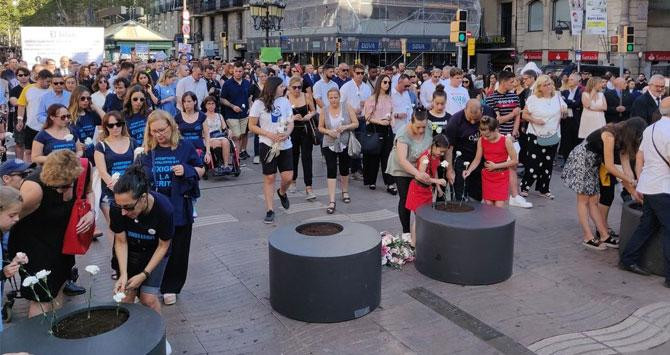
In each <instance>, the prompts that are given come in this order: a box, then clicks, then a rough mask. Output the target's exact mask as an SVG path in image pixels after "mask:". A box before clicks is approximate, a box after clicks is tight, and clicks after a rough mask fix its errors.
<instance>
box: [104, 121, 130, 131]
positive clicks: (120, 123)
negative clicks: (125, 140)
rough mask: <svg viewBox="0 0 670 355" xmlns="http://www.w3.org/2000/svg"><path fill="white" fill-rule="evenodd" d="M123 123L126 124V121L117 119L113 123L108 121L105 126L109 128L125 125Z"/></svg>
mask: <svg viewBox="0 0 670 355" xmlns="http://www.w3.org/2000/svg"><path fill="white" fill-rule="evenodd" d="M125 124H126V122H124V121H117V122H114V123H111V122H110V123H107V128H109V129H112V128H114V127H119V128H121V127H123V126H125Z"/></svg>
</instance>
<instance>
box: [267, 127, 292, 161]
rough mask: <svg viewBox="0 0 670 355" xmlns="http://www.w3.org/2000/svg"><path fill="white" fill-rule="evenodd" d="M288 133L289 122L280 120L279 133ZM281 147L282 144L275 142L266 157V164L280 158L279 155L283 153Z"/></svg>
mask: <svg viewBox="0 0 670 355" xmlns="http://www.w3.org/2000/svg"><path fill="white" fill-rule="evenodd" d="M287 131H288V122H286V121H285V120H282V119H280V120H279V125H278V127H277V133H280V134H283V133H286V132H287ZM281 145H282V142H273V143H272V147H271V148H270V151H269V152H268V154H267V156H266V157H265V162H266V163H269V162H271V161H272V160H273V159H274V158H276V157H278V156H279V153H281Z"/></svg>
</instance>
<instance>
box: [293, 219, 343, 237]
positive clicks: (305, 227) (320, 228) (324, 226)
mask: <svg viewBox="0 0 670 355" xmlns="http://www.w3.org/2000/svg"><path fill="white" fill-rule="evenodd" d="M343 229H344V227H342V226H341V225H339V224H337V223H330V222H315V223H307V224H301V225H299V226H298V227H296V228H295V231H296V232H298V233H300V234H303V235H308V236H310V237H324V236H327V235H333V234H337V233H339V232H341V231H342V230H343Z"/></svg>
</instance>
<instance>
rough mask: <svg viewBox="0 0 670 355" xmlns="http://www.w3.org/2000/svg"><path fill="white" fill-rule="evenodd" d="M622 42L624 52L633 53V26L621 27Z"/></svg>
mask: <svg viewBox="0 0 670 355" xmlns="http://www.w3.org/2000/svg"><path fill="white" fill-rule="evenodd" d="M623 42H624V43H623V44H625V51H626V52H628V53H630V52H633V51H635V29H634V28H633V26H623Z"/></svg>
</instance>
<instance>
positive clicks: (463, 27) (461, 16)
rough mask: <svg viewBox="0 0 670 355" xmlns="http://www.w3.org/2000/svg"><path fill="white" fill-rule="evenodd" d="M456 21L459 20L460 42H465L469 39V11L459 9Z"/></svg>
mask: <svg viewBox="0 0 670 355" xmlns="http://www.w3.org/2000/svg"><path fill="white" fill-rule="evenodd" d="M456 21H458V42H460V43H465V42H466V41H467V40H468V37H467V33H466V32H467V31H468V11H467V10H457V11H456Z"/></svg>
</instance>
